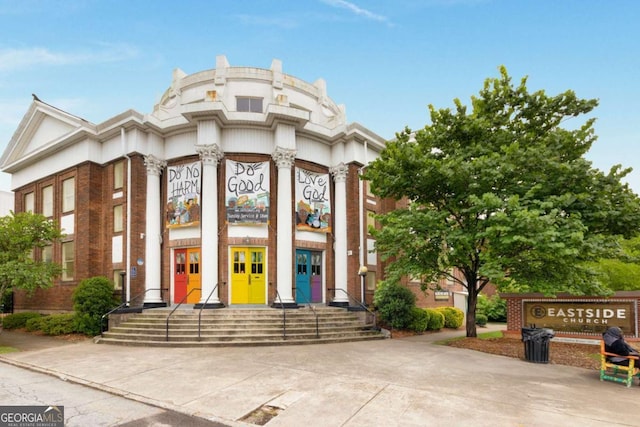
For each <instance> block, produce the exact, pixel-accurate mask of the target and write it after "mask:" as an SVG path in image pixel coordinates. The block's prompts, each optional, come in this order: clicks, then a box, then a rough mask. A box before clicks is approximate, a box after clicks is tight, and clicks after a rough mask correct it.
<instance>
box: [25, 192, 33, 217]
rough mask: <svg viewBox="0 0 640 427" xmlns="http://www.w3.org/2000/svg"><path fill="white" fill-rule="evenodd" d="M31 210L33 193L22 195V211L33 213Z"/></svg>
mask: <svg viewBox="0 0 640 427" xmlns="http://www.w3.org/2000/svg"><path fill="white" fill-rule="evenodd" d="M33 209H34V196H33V193H27V194H25V195H24V211H25V212H33Z"/></svg>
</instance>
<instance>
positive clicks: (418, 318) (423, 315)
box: [407, 307, 429, 332]
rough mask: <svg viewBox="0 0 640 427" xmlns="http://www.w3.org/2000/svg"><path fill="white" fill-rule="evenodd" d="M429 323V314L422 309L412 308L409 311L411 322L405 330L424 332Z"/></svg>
mask: <svg viewBox="0 0 640 427" xmlns="http://www.w3.org/2000/svg"><path fill="white" fill-rule="evenodd" d="M428 323H429V314H428V313H427V312H426V311H425V310H423V309H422V308H418V307H413V308H412V309H411V321H410V322H409V325H408V327H407V329H409V330H411V331H414V332H424V331H426V330H427V324H428Z"/></svg>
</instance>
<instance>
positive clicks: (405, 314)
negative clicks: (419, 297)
mask: <svg viewBox="0 0 640 427" xmlns="http://www.w3.org/2000/svg"><path fill="white" fill-rule="evenodd" d="M373 303H374V305H375V307H376V309H377V310H378V313H379V314H380V320H382V322H384V323H386V324H387V325H389V326H391V327H392V328H395V329H404V328H406V327H407V326H409V323H410V322H411V319H412V315H411V313H412V309H413V308H414V307H415V305H416V296H415V295H414V294H413V292H411V291H410V290H409V289H407V288H405V287H404V286H402V285H400V284H399V283H396V282H382V283H381V284H380V286H379V287H378V289H377V290H376V293H375V295H374V297H373Z"/></svg>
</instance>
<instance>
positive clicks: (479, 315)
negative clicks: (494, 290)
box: [476, 313, 489, 326]
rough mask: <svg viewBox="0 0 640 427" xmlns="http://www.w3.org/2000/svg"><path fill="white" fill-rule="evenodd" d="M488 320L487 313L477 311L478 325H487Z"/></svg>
mask: <svg viewBox="0 0 640 427" xmlns="http://www.w3.org/2000/svg"><path fill="white" fill-rule="evenodd" d="M488 320H489V319H488V318H487V315H486V314H482V313H476V325H478V326H485V325H486V324H487V321H488Z"/></svg>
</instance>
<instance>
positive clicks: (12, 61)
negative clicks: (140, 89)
mask: <svg viewBox="0 0 640 427" xmlns="http://www.w3.org/2000/svg"><path fill="white" fill-rule="evenodd" d="M137 54H138V52H137V50H136V49H135V48H133V47H131V46H128V45H124V44H99V45H98V49H92V50H86V51H79V52H56V51H51V50H49V49H46V48H42V47H30V48H23V49H16V48H9V49H0V71H11V70H19V69H25V68H31V67H35V66H43V65H78V64H87V63H105V62H118V61H124V60H127V59H130V58H134V57H135V56H137Z"/></svg>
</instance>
